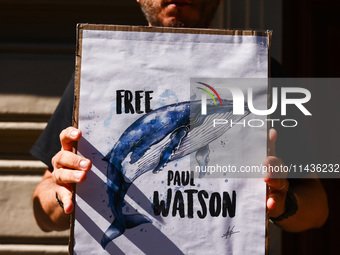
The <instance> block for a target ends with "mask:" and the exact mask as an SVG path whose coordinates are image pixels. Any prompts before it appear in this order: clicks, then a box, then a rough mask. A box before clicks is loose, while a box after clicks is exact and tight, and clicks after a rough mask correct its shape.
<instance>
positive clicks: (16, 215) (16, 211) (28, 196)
mask: <svg viewBox="0 0 340 255" xmlns="http://www.w3.org/2000/svg"><path fill="white" fill-rule="evenodd" d="M41 179H42V176H34V175H0V204H1V210H0V226H1V227H0V243H7V244H10V243H13V242H15V243H28V241H27V240H29V241H31V242H37V243H48V242H45V241H42V240H43V239H45V238H46V239H47V240H52V241H53V239H54V240H55V241H56V242H58V243H57V244H60V243H64V241H61V240H66V239H67V238H68V235H69V231H62V232H49V233H45V232H43V231H42V230H40V228H39V227H38V226H37V224H36V222H35V219H34V216H33V209H32V208H33V207H32V204H33V203H32V195H33V191H34V189H35V187H36V185H37V184H38V183H39V182H40V181H41ZM51 238H52V239H51ZM52 244H53V243H52Z"/></svg>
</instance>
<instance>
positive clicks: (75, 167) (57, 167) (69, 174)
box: [52, 127, 92, 214]
mask: <svg viewBox="0 0 340 255" xmlns="http://www.w3.org/2000/svg"><path fill="white" fill-rule="evenodd" d="M80 137H81V131H80V130H78V129H76V128H73V127H68V128H66V129H64V130H63V131H62V132H61V133H60V142H61V146H62V148H61V150H60V151H59V152H58V153H57V154H56V155H55V156H54V157H53V158H52V165H53V172H52V178H53V181H54V182H55V183H56V186H55V187H56V190H55V191H56V194H57V197H58V199H59V201H60V202H61V203H62V205H63V208H64V212H65V213H66V214H69V213H71V212H72V211H73V209H74V205H73V202H72V184H73V183H79V182H83V181H84V180H85V179H86V171H88V170H90V169H91V166H92V164H91V161H90V160H89V159H86V158H84V157H81V156H79V155H76V154H74V153H73V152H72V148H73V142H74V141H78V140H79V139H80Z"/></svg>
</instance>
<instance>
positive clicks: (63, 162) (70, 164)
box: [52, 151, 92, 171]
mask: <svg viewBox="0 0 340 255" xmlns="http://www.w3.org/2000/svg"><path fill="white" fill-rule="evenodd" d="M52 165H53V167H54V169H58V168H69V169H76V170H83V171H88V170H90V169H91V166H92V165H91V161H90V160H88V159H86V158H84V157H81V156H79V155H76V154H74V153H72V152H70V151H59V152H58V153H57V154H56V155H55V156H54V157H53V158H52Z"/></svg>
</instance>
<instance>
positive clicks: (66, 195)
mask: <svg viewBox="0 0 340 255" xmlns="http://www.w3.org/2000/svg"><path fill="white" fill-rule="evenodd" d="M56 192H57V196H58V199H59V201H60V202H61V203H62V205H63V209H64V212H65V213H66V214H69V213H71V212H72V211H73V209H74V205H73V201H72V190H71V188H69V187H65V186H58V187H57V189H56Z"/></svg>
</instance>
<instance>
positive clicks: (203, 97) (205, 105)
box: [197, 82, 222, 115]
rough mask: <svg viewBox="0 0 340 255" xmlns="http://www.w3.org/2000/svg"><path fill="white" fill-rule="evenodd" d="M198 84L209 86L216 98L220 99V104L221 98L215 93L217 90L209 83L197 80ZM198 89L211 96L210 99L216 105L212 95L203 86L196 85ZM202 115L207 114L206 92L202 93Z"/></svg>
mask: <svg viewBox="0 0 340 255" xmlns="http://www.w3.org/2000/svg"><path fill="white" fill-rule="evenodd" d="M197 83H198V84H201V85H203V86H205V87H207V88H209V89H210V90H211V91H212V92H214V94H215V95H216V97H217V98H218V100H219V101H220V104H221V106H222V100H221V97H220V95H219V94H218V93H217V91H216V90H215V89H214V88H213V87H212V86H210V85H208V84H206V83H203V82H197ZM197 88H198V89H200V90H203V91H204V92H206V93H207V94H208V95H209V96H210V97H211V98H212V100H213V101H214V103H215V105H216V106H217V103H216V100H215V97H214V96H213V94H212V93H211V92H210V91H209V90H207V89H205V88H201V87H197ZM201 106H202V115H207V97H206V94H204V93H203V94H202V105H201Z"/></svg>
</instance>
